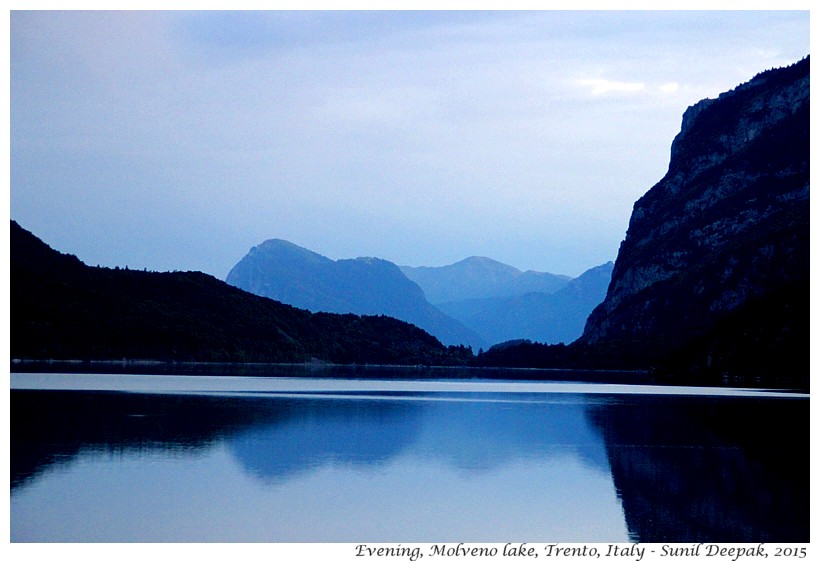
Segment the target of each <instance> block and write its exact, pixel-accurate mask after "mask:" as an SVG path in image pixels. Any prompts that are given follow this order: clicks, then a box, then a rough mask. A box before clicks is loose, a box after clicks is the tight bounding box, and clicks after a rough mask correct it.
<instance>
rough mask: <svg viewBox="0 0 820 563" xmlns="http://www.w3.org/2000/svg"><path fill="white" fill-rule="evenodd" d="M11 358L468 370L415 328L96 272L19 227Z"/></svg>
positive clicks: (185, 283)
mask: <svg viewBox="0 0 820 563" xmlns="http://www.w3.org/2000/svg"><path fill="white" fill-rule="evenodd" d="M10 250H11V252H10V258H11V260H10V272H11V276H10V281H11V292H10V302H11V315H10V316H11V319H10V329H11V330H10V332H11V350H10V351H11V357H12V358H14V359H81V360H111V359H116V360H119V359H123V358H126V359H150V360H173V361H226V362H307V361H321V362H333V363H341V364H344V363H374V364H375V363H380V364H385V363H388V364H410V365H417V364H432V365H447V364H450V365H453V364H463V363H466V362H467V361H468V360H469V359H471V358H472V354H471V353H470V352H469V350H465V349H463V348H456V347H450V348H447V347H445V346H444V345H442V344H441V342H439V341H438V340H437V339H436V338H434V337H433V336H431V335H430V334H428V333H426V332H424V331H423V330H421V329H420V328H418V327H416V326H413V325H411V324H408V323H405V322H403V321H399V320H396V319H393V318H389V317H385V316H358V315H336V314H327V313H321V314H312V313H310V312H308V311H305V310H302V309H297V308H295V307H291V306H289V305H285V304H282V303H279V302H277V301H274V300H272V299H268V298H264V297H259V296H256V295H253V294H251V293H248V292H246V291H242V290H240V289H237V288H235V287H233V286H231V285H228V284H226V283H225V282H222V281H220V280H217V279H216V278H214V277H212V276H208V275H206V274H203V273H201V272H146V271H133V270H128V269H119V268H115V269H111V268H101V267H91V266H87V265H85V264H83V263H82V262H81V261H80V260H79V259H77V258H76V257H75V256H71V255H66V254H61V253H59V252H57V251H55V250H53V249H52V248H50V247H49V246H48V245H46V244H45V243H44V242H42V241H41V240H40V239H38V238H37V237H35V236H34V235H33V234H32V233H30V232H28V231H26V230H25V229H23V228H22V227H20V226H19V225H18V224H17V223H16V222H14V221H12V222H11V237H10Z"/></svg>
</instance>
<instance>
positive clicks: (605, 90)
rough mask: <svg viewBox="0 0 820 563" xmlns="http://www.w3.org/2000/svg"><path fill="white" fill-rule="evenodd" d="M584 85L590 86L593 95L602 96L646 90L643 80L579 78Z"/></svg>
mask: <svg viewBox="0 0 820 563" xmlns="http://www.w3.org/2000/svg"><path fill="white" fill-rule="evenodd" d="M578 83H579V84H581V85H582V86H589V87H590V90H589V93H590V94H592V95H593V96H602V95H604V94H610V93H613V92H616V93H619V94H634V93H639V92H643V91H644V90H646V84H644V83H643V82H618V81H615V80H605V79H603V78H591V79H586V80H579V81H578Z"/></svg>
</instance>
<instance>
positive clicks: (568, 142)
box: [10, 11, 809, 278]
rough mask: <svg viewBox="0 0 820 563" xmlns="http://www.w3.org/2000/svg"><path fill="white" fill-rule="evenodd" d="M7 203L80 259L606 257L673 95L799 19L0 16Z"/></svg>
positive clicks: (736, 77)
mask: <svg viewBox="0 0 820 563" xmlns="http://www.w3.org/2000/svg"><path fill="white" fill-rule="evenodd" d="M10 37H11V42H10V49H11V57H10V60H11V68H10V95H11V106H10V107H11V114H10V115H11V120H10V130H11V136H10V139H11V153H10V154H11V161H10V165H11V169H10V180H11V189H10V191H11V198H10V211H11V218H12V219H14V220H16V221H18V222H19V223H20V224H21V225H22V226H23V227H25V228H27V229H29V230H31V231H32V232H34V234H35V235H37V236H39V237H40V238H42V239H43V240H45V242H47V243H48V244H50V245H51V246H52V247H54V248H56V249H57V250H60V251H62V252H68V253H72V254H76V255H77V256H78V257H79V258H80V259H81V260H83V261H84V262H86V263H88V264H91V265H97V264H99V265H102V266H129V267H131V268H139V269H142V268H148V269H149V270H201V271H204V272H207V273H210V274H213V275H215V276H217V277H219V278H224V277H225V275H226V274H227V272H228V270H229V269H230V268H231V267H232V266H233V265H234V264H235V263H236V262H237V261H239V260H240V259H241V258H242V257H243V256H244V255H245V254H246V253H247V251H248V250H249V248H250V247H251V246H253V245H255V244H258V243H260V242H262V241H263V240H265V239H269V238H282V239H287V240H290V241H291V242H293V243H295V244H298V245H300V246H304V247H307V248H309V249H311V250H314V251H316V252H319V253H321V254H324V255H326V256H328V257H330V258H334V259H338V258H352V257H357V256H378V257H381V258H385V259H388V260H391V261H393V262H396V263H397V264H400V265H413V266H419V265H429V266H440V265H444V264H449V263H452V262H456V261H458V260H460V259H462V258H465V257H467V256H471V255H481V256H489V257H491V258H494V259H496V260H500V261H502V262H505V263H508V264H511V265H513V266H516V267H518V268H520V269H535V270H541V271H549V272H553V273H560V274H569V275H578V274H580V273H582V272H583V271H584V270H586V269H588V268H590V267H592V266H596V265H598V264H601V263H603V262H606V261H608V260H614V259H615V257H616V255H617V251H618V246H619V244H620V242H621V241H622V240H623V237H624V235H625V232H626V228H627V225H628V221H629V216H630V213H631V210H632V205H633V203H634V201H635V200H636V199H637V198H638V197H640V196H641V195H643V194H644V193H645V192H646V191H647V190H648V189H649V188H651V187H652V185H654V184H655V183H656V182H657V181H658V180H660V179H661V177H662V176H663V174H664V173H665V171H666V169H667V166H668V163H669V149H670V145H671V142H672V139H673V138H674V136H675V134H676V133H677V132H678V130H679V129H680V123H681V116H682V114H683V111H684V110H685V109H686V108H687V107H688V106H690V105H692V104H694V103H696V102H697V101H699V100H701V99H703V98H706V97H715V96H717V95H718V94H720V93H721V92H723V91H726V90H729V89H731V88H733V87H734V86H736V85H737V84H739V83H741V82H745V81H746V80H748V79H750V78H751V77H752V76H754V75H755V74H756V73H758V72H761V71H763V70H766V69H769V68H772V67H778V66H785V65H788V64H791V63H794V62H796V61H797V60H799V59H801V58H802V57H804V56H806V55H807V54H809V13H808V12H807V11H798V12H765V11H745V12H715V11H709V12H635V11H629V12H626V11H624V12H599V11H592V12H571V11H559V12H351V11H345V12H323V11H312V12H190V11H188V12H128V11H125V12H48V11H46V12H12V14H11V19H10Z"/></svg>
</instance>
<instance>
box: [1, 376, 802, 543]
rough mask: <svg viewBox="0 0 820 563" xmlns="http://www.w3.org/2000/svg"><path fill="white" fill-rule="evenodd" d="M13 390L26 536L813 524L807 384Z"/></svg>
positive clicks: (190, 379)
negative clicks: (786, 389) (763, 387)
mask: <svg viewBox="0 0 820 563" xmlns="http://www.w3.org/2000/svg"><path fill="white" fill-rule="evenodd" d="M369 375H370V376H372V373H371V374H369ZM393 375H395V373H394V374H393ZM11 388H12V390H11V500H10V504H11V513H10V518H11V522H10V524H11V526H10V528H11V540H12V541H14V542H166V541H173V542H203V541H204V542H211V541H218V542H236V541H243V542H257V541H265V542H268V541H269V542H346V543H347V542H364V541H367V542H445V541H447V542H507V541H527V542H625V541H643V542H706V541H716V542H808V541H809V400H808V396H807V395H800V394H789V393H769V392H762V391H752V390H738V389H703V388H678V387H654V386H642V385H638V386H625V385H602V384H594V383H583V384H578V383H561V382H550V383H544V382H541V383H539V382H503V381H498V380H494V381H479V380H447V381H412V380H402V379H395V378H393V379H389V380H387V379H385V380H373V379H368V380H364V379H321V378H301V377H300V378H286V377H285V378H282V377H277V378H262V377H218V376H159V375H81V374H71V375H68V374H64V375H60V374H36V373H25V374H24V373H14V374H12V376H11Z"/></svg>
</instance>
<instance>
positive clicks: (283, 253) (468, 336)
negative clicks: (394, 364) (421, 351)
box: [226, 239, 486, 349]
mask: <svg viewBox="0 0 820 563" xmlns="http://www.w3.org/2000/svg"><path fill="white" fill-rule="evenodd" d="M226 281H227V282H228V283H229V284H231V285H233V286H235V287H238V288H240V289H244V290H245V291H249V292H251V293H254V294H256V295H261V296H263V297H270V298H271V299H276V300H277V301H281V302H283V303H287V304H289V305H293V306H294V307H299V308H303V309H308V310H310V311H313V312H320V311H323V312H329V313H354V314H357V315H387V316H390V317H394V318H397V319H401V320H403V321H406V322H409V323H412V324H414V325H416V326H418V327H420V328H422V329H424V330H426V331H427V332H429V333H430V334H432V335H434V336H436V337H437V338H438V339H439V340H441V341H442V342H443V343H445V344H453V345H455V344H464V345H469V346H472V347H473V348H475V349H478V348H480V347H482V346H486V342H485V341H484V340H482V339H481V337H479V336H478V335H477V334H475V333H474V332H472V331H470V330H469V329H468V328H467V327H465V326H464V325H462V324H461V323H459V322H458V321H456V320H455V319H453V318H451V317H448V316H447V315H445V314H444V313H442V312H441V311H440V310H439V309H437V308H436V307H434V306H433V305H431V304H430V303H429V302H428V301H427V299H425V297H424V292H423V291H422V290H421V288H420V287H419V286H418V285H416V284H415V283H413V282H412V281H410V280H409V279H407V277H406V276H405V275H404V274H402V272H401V270H400V269H399V268H398V267H397V266H396V265H395V264H393V263H392V262H388V261H387V260H380V259H378V258H356V259H353V260H331V259H330V258H326V257H324V256H322V255H320V254H317V253H315V252H312V251H310V250H307V249H305V248H302V247H299V246H297V245H295V244H293V243H290V242H287V241H284V240H279V239H272V240H267V241H265V242H263V243H261V244H259V245H257V246H254V247H253V248H251V249H250V251H249V252H248V254H247V255H246V256H245V257H244V258H242V260H240V261H239V263H237V264H236V265H235V266H234V267H233V268H232V269H231V271H230V272H229V273H228V276H227V278H226Z"/></svg>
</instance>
